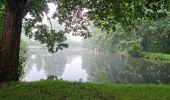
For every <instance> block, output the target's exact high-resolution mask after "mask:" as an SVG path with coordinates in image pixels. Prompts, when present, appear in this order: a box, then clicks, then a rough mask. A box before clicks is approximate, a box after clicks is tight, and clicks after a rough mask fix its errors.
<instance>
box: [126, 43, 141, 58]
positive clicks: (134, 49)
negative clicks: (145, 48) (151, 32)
mask: <svg viewBox="0 0 170 100" xmlns="http://www.w3.org/2000/svg"><path fill="white" fill-rule="evenodd" d="M128 53H129V54H130V55H131V56H133V57H141V56H143V52H142V47H141V46H140V45H137V44H135V45H134V46H133V47H132V48H131V49H130V50H129V51H128Z"/></svg>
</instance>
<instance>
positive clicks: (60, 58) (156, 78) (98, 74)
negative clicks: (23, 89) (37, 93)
mask: <svg viewBox="0 0 170 100" xmlns="http://www.w3.org/2000/svg"><path fill="white" fill-rule="evenodd" d="M28 58H29V60H28V62H27V65H26V67H25V75H24V76H23V79H22V81H38V80H41V79H47V78H49V79H50V78H55V79H63V80H69V81H83V82H86V81H90V82H104V83H106V82H114V83H170V68H169V66H170V64H168V63H166V64H162V63H155V62H153V61H149V60H146V59H141V58H133V57H123V56H120V55H116V54H108V53H103V52H99V53H97V54H96V53H93V52H88V50H86V49H66V50H64V51H62V52H58V53H55V54H49V53H48V51H47V50H46V49H31V50H30V51H29V53H28Z"/></svg>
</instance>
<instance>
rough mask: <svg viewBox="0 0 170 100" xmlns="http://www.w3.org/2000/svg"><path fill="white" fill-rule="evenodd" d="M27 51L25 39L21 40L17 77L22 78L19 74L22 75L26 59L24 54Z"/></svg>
mask: <svg viewBox="0 0 170 100" xmlns="http://www.w3.org/2000/svg"><path fill="white" fill-rule="evenodd" d="M27 52H28V44H27V43H26V42H25V41H23V40H21V44H20V55H19V65H18V77H20V78H22V77H21V76H23V74H24V67H25V64H26V60H27V56H26V54H27Z"/></svg>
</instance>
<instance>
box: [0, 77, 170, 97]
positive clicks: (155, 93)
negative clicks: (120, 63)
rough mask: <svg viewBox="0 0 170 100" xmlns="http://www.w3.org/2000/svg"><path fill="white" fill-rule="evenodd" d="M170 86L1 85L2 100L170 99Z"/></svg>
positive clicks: (30, 83)
mask: <svg viewBox="0 0 170 100" xmlns="http://www.w3.org/2000/svg"><path fill="white" fill-rule="evenodd" d="M169 94H170V86H169V85H154V84H143V85H142V84H141V85H137V84H136V85H132V84H95V83H79V82H66V81H60V80H58V81H52V80H47V81H39V82H29V83H26V82H21V83H13V84H6V85H0V100H170V95H169Z"/></svg>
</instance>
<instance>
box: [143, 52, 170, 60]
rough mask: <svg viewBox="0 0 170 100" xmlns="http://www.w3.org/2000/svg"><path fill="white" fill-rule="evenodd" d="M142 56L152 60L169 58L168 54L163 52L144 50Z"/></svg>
mask: <svg viewBox="0 0 170 100" xmlns="http://www.w3.org/2000/svg"><path fill="white" fill-rule="evenodd" d="M143 57H144V58H148V59H153V60H170V54H163V53H152V52H144V53H143Z"/></svg>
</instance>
